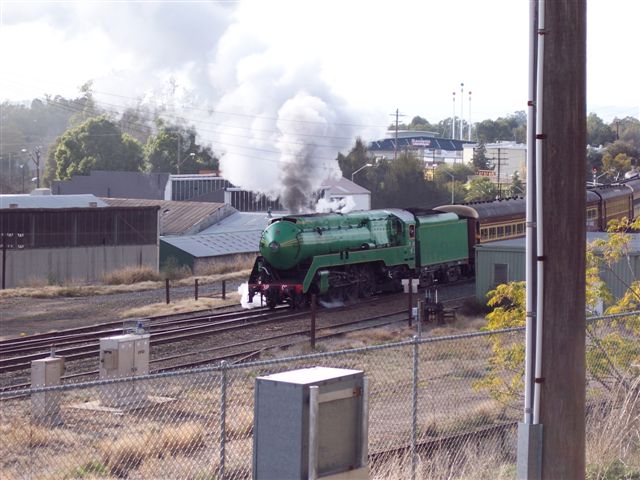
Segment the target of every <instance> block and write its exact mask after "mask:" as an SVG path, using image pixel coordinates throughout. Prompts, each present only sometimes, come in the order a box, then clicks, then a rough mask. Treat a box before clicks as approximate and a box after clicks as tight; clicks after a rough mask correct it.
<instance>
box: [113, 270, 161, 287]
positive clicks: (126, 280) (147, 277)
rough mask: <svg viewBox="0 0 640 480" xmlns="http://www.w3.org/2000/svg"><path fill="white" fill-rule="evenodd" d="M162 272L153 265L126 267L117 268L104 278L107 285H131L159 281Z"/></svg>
mask: <svg viewBox="0 0 640 480" xmlns="http://www.w3.org/2000/svg"><path fill="white" fill-rule="evenodd" d="M160 280H161V277H160V274H159V273H158V272H156V271H155V270H154V269H153V268H151V267H125V268H121V269H120V270H115V271H113V272H111V273H109V274H107V275H105V276H104V277H103V279H102V281H103V283H105V284H106V285H131V284H134V283H140V282H147V281H151V282H158V281H160Z"/></svg>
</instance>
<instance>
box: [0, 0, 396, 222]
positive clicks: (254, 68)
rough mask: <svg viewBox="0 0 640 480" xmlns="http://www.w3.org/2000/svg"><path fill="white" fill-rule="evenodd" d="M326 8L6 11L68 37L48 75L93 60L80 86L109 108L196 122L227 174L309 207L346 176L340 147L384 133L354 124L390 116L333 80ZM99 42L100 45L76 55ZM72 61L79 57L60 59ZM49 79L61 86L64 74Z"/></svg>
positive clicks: (260, 5) (77, 6)
mask: <svg viewBox="0 0 640 480" xmlns="http://www.w3.org/2000/svg"><path fill="white" fill-rule="evenodd" d="M325 8H326V7H325V5H323V4H322V3H316V2H312V3H310V4H307V3H306V2H294V1H291V2H288V1H284V0H283V1H280V2H276V3H273V2H263V1H254V0H243V1H240V2H238V3H208V2H204V3H203V2H175V3H172V2H155V3H153V2H152V3H150V2H125V3H109V4H108V5H107V4H104V3H103V2H70V3H63V4H60V3H51V4H47V3H38V4H37V7H35V6H34V5H31V4H28V3H27V4H24V2H23V3H20V4H18V3H15V4H8V5H7V7H3V24H4V25H7V26H9V27H11V26H15V25H19V24H23V23H29V24H31V25H33V26H34V28H35V27H38V28H47V29H51V30H52V31H56V32H59V33H60V35H61V36H63V37H64V38H65V43H64V45H65V46H68V47H69V48H68V49H67V48H65V55H64V56H62V58H60V56H58V57H59V58H56V60H55V61H56V62H58V64H60V65H58V64H56V66H55V68H54V67H53V66H51V67H46V68H44V71H51V72H52V73H55V72H57V71H60V70H64V69H65V68H66V69H71V68H77V65H83V64H87V65H90V66H91V68H92V70H91V71H92V72H94V73H93V76H92V77H91V78H84V79H83V80H82V81H79V82H78V84H77V86H79V85H80V84H82V83H85V82H86V81H88V80H92V81H93V89H94V97H95V98H96V100H97V101H98V103H99V104H101V105H102V106H104V107H106V108H107V109H110V110H116V111H124V110H125V109H126V108H128V107H134V106H143V107H147V108H148V109H149V110H151V111H156V112H158V111H160V112H162V115H164V117H165V118H166V119H167V120H168V121H169V122H171V123H179V124H189V125H193V126H194V127H195V128H196V130H197V132H198V135H199V138H198V141H199V142H200V143H204V144H209V145H210V146H211V147H212V149H213V151H214V152H215V153H216V154H217V155H218V156H219V157H220V158H221V171H222V175H223V176H224V177H226V178H227V179H228V180H229V181H231V182H232V183H233V184H235V185H238V186H240V187H242V188H244V189H247V190H252V191H255V192H258V193H260V194H264V195H266V196H268V197H270V198H272V199H275V198H280V200H281V203H282V204H283V205H284V206H285V207H286V208H287V209H289V210H291V211H293V212H303V211H308V210H309V209H312V208H313V206H312V205H310V202H311V200H312V198H314V195H315V192H316V191H317V190H318V189H319V187H320V186H321V185H322V184H323V182H325V181H326V180H329V179H332V178H335V177H338V176H340V175H341V172H340V169H339V166H338V164H337V161H336V160H335V159H336V156H337V154H338V152H345V151H346V150H347V149H348V148H350V147H351V146H352V145H353V143H354V141H355V138H356V136H362V137H364V138H371V137H372V136H373V135H374V133H373V132H371V131H365V130H364V129H363V127H357V126H355V125H357V124H365V125H366V124H381V123H386V121H387V119H386V116H385V117H384V119H383V120H381V119H380V118H377V119H375V120H373V119H372V118H371V117H370V116H368V115H367V116H365V115H363V113H362V112H359V111H355V110H354V109H353V108H352V107H351V106H350V105H349V104H348V103H347V101H346V100H345V99H343V98H340V97H339V96H338V95H336V94H335V93H334V92H333V90H332V88H331V86H330V85H329V83H328V82H327V81H326V80H325V79H324V78H325V77H326V75H325V76H323V70H324V64H323V60H322V59H321V58H320V55H319V54H315V53H314V52H315V51H317V45H316V44H315V43H314V42H315V40H317V38H320V36H322V37H325V36H326V35H327V27H328V25H321V24H319V22H314V19H315V18H316V17H318V16H319V13H320V12H322V9H325ZM314 9H316V10H317V11H316V12H315V13H314ZM270 18H271V19H274V18H277V19H283V18H293V19H296V21H295V22H291V21H286V22H285V21H284V20H283V21H276V22H274V21H269V20H268V19H270ZM89 38H91V39H92V43H91V45H92V47H91V49H89V48H88V47H86V48H85V47H83V48H79V49H78V50H77V51H72V50H71V46H72V45H79V44H82V43H83V42H82V39H89ZM93 40H97V43H96V42H93ZM84 43H87V42H86V41H85V42H84ZM94 45H99V47H98V49H97V50H96V47H95V46H94ZM67 58H71V59H72V62H73V63H72V64H62V63H61V62H65V61H66V59H67ZM103 59H109V61H103ZM48 84H49V85H52V86H51V88H52V89H53V90H54V93H58V92H56V91H55V90H56V86H55V79H54V78H51V79H49V80H48ZM374 131H375V135H379V134H381V131H380V129H379V128H376V129H375V130H374Z"/></svg>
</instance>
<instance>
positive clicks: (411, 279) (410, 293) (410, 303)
mask: <svg viewBox="0 0 640 480" xmlns="http://www.w3.org/2000/svg"><path fill="white" fill-rule="evenodd" d="M412 309H413V278H411V277H409V326H411V310H412Z"/></svg>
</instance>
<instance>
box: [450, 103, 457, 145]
mask: <svg viewBox="0 0 640 480" xmlns="http://www.w3.org/2000/svg"><path fill="white" fill-rule="evenodd" d="M455 139H456V92H453V116H452V117H451V140H455Z"/></svg>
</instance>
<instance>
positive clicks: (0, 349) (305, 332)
mask: <svg viewBox="0 0 640 480" xmlns="http://www.w3.org/2000/svg"><path fill="white" fill-rule="evenodd" d="M399 297H403V295H400V296H399ZM405 298H406V297H405ZM462 298H465V297H461V298H458V299H450V300H447V301H445V302H446V303H449V304H456V303H460V302H459V301H460V300H462ZM388 299H389V296H387V297H374V298H371V299H368V300H366V301H362V302H358V303H357V304H355V305H347V306H343V307H338V308H334V309H326V310H325V309H323V310H319V313H320V312H327V311H329V312H331V313H338V312H341V311H345V310H350V309H353V308H356V309H357V308H359V307H372V306H374V307H375V306H376V305H379V304H382V303H384V302H386V301H388ZM309 315H310V312H309V310H308V309H302V310H291V309H289V308H286V307H279V308H278V309H276V310H275V311H273V310H265V309H260V310H242V311H234V312H223V313H217V314H205V315H196V316H191V317H189V316H187V317H185V316H184V315H182V318H175V316H163V317H154V318H152V319H149V321H148V324H147V329H148V331H149V333H151V340H150V342H151V346H152V347H157V346H160V345H165V344H171V343H175V342H182V341H192V340H198V339H201V338H203V337H211V336H212V335H216V334H223V333H226V332H232V331H234V330H241V329H247V328H249V327H254V328H259V329H261V331H262V332H265V331H268V329H269V327H268V325H269V324H272V325H275V324H280V325H284V324H286V323H287V322H290V321H295V320H304V319H305V317H309ZM406 319H407V308H406V307H405V308H400V309H396V310H394V311H391V312H387V313H383V314H380V315H369V316H368V317H365V318H360V319H356V320H347V321H341V322H337V323H333V324H331V325H320V326H319V327H318V328H317V329H316V339H317V340H323V339H328V338H331V337H335V336H339V335H344V334H345V333H348V332H353V331H357V330H363V329H369V328H373V327H380V326H384V325H388V324H392V323H397V322H398V321H402V320H406ZM121 333H122V322H108V323H103V324H97V325H93V326H90V327H81V328H76V329H66V330H61V331H57V332H49V333H46V334H38V335H32V336H30V337H24V338H18V339H11V340H4V341H1V342H0V373H4V374H7V373H10V372H19V371H24V370H27V369H28V368H30V365H31V362H32V361H33V360H36V359H39V358H45V357H47V356H48V355H49V354H50V351H49V349H50V347H51V345H55V349H56V355H59V356H63V357H64V358H65V362H67V365H69V363H68V362H72V361H75V360H81V359H86V358H91V357H93V358H96V357H98V356H99V339H100V338H102V337H105V336H111V335H117V334H121ZM309 334H310V330H309V327H308V325H307V324H306V323H305V324H304V326H302V327H299V328H294V329H291V328H289V329H287V331H286V332H284V333H277V334H271V335H265V334H264V333H262V334H260V335H257V336H256V337H255V338H253V339H249V340H243V341H242V342H233V343H223V344H221V345H217V346H214V347H210V348H198V349H197V352H194V351H193V350H192V351H188V352H181V353H178V354H172V355H164V356H162V355H156V356H155V357H154V358H152V359H151V360H150V367H151V371H152V372H153V373H158V372H164V371H169V370H177V369H185V368H189V367H193V366H198V365H202V364H207V363H213V362H217V361H221V360H230V361H237V360H238V359H240V360H247V359H249V358H252V357H254V356H256V355H258V354H259V353H261V352H262V351H263V350H265V349H267V348H277V347H280V348H284V347H287V346H290V345H292V344H295V343H298V342H300V341H306V339H307V338H308V337H309ZM190 357H191V358H193V357H198V358H197V359H192V360H191V361H187V362H182V361H181V360H182V359H187V358H190ZM154 366H155V367H154ZM97 374H98V371H97V370H90V371H80V372H74V373H70V374H68V375H66V376H63V377H62V379H63V380H67V381H68V380H71V379H75V378H79V377H87V376H96V375H97ZM15 380H16V379H14V381H15ZM29 385H30V384H29V383H28V382H21V383H18V384H16V383H13V384H11V385H5V386H3V387H0V391H10V390H19V389H23V388H28V387H29Z"/></svg>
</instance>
